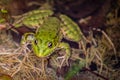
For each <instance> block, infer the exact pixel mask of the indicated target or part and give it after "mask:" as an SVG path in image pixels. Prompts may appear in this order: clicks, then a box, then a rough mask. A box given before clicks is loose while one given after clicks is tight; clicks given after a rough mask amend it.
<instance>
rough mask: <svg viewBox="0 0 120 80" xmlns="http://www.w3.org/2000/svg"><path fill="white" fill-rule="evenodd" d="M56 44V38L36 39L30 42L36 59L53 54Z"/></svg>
mask: <svg viewBox="0 0 120 80" xmlns="http://www.w3.org/2000/svg"><path fill="white" fill-rule="evenodd" d="M57 43H58V40H57V38H53V39H49V38H48V39H47V38H46V39H45V38H43V39H36V40H34V41H33V42H32V48H33V52H34V53H35V54H36V56H38V57H47V56H49V55H50V54H51V53H53V52H54V50H55V49H56V47H57Z"/></svg>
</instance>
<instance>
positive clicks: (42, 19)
mask: <svg viewBox="0 0 120 80" xmlns="http://www.w3.org/2000/svg"><path fill="white" fill-rule="evenodd" d="M13 25H14V26H15V27H20V26H22V25H25V26H27V27H29V28H33V29H36V31H35V33H31V32H30V33H26V34H24V36H23V38H22V41H21V43H22V44H25V43H27V42H30V44H31V46H32V50H33V52H34V54H35V55H36V56H38V57H48V56H50V55H51V54H52V53H53V52H54V51H56V50H58V49H64V50H65V52H66V54H65V55H64V56H62V57H59V58H62V59H63V60H62V62H64V61H66V63H67V62H68V59H69V57H70V54H71V48H70V46H69V44H68V43H65V42H62V41H61V40H62V39H63V38H66V39H68V40H71V41H75V42H79V41H80V40H81V39H82V38H83V34H82V32H81V30H80V29H79V27H78V25H77V24H76V23H75V22H74V21H73V20H72V19H70V18H69V17H68V16H66V15H63V14H60V15H59V16H55V15H54V12H53V11H52V10H33V11H30V12H28V13H25V14H23V15H22V16H21V17H19V18H18V19H17V20H16V21H15V22H14V24H13Z"/></svg>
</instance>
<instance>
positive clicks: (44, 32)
mask: <svg viewBox="0 0 120 80" xmlns="http://www.w3.org/2000/svg"><path fill="white" fill-rule="evenodd" d="M59 31H60V21H59V20H58V19H57V18H56V17H49V18H47V19H46V20H45V22H44V23H43V25H41V26H40V28H39V30H38V32H37V35H38V34H39V36H37V37H39V38H42V39H53V38H55V37H56V36H58V34H59Z"/></svg>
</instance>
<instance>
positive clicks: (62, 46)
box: [57, 42, 71, 68]
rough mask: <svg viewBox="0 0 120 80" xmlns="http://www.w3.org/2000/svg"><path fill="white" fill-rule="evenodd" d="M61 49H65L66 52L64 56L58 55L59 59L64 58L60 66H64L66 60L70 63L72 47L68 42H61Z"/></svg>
mask: <svg viewBox="0 0 120 80" xmlns="http://www.w3.org/2000/svg"><path fill="white" fill-rule="evenodd" d="M58 47H59V48H60V49H65V52H66V54H65V55H64V56H61V57H58V58H57V59H62V62H61V64H60V66H59V67H60V68H61V67H62V65H63V63H64V62H66V64H67V65H68V59H69V57H70V54H71V49H70V46H69V44H68V43H64V42H62V43H60V45H59V46H58Z"/></svg>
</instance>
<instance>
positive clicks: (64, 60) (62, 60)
mask: <svg viewBox="0 0 120 80" xmlns="http://www.w3.org/2000/svg"><path fill="white" fill-rule="evenodd" d="M68 59H69V57H68V56H66V55H64V56H60V57H57V60H58V61H59V60H60V61H61V62H60V66H59V67H60V68H61V67H62V66H63V64H64V63H66V65H67V66H68V65H69V64H68Z"/></svg>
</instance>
